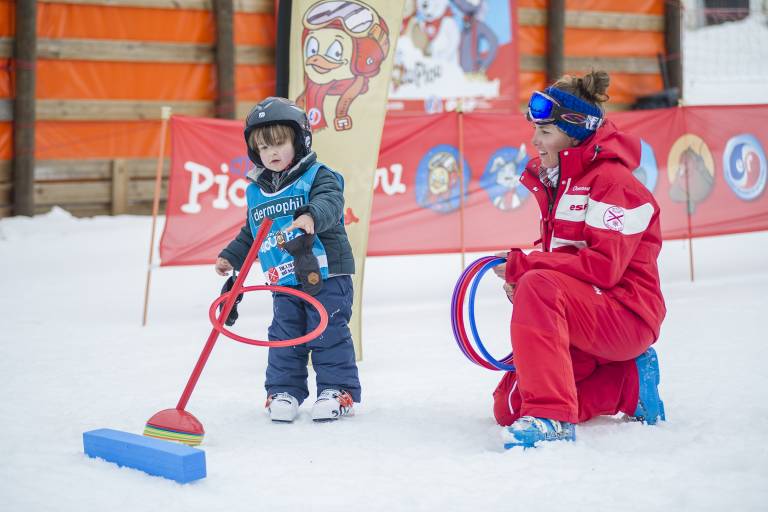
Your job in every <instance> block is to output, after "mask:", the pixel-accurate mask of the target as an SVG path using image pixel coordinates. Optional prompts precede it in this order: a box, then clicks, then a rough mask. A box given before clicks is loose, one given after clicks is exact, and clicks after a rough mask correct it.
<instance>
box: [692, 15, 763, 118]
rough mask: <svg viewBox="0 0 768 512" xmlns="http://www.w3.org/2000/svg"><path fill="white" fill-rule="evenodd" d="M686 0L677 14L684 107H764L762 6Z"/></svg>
mask: <svg viewBox="0 0 768 512" xmlns="http://www.w3.org/2000/svg"><path fill="white" fill-rule="evenodd" d="M742 3H743V4H744V5H741V6H739V5H738V4H739V2H720V5H719V6H718V5H717V3H716V2H709V1H707V2H703V1H693V0H690V1H689V2H686V7H685V9H684V11H683V80H684V84H683V94H684V102H685V104H687V105H712V104H721V105H734V104H750V103H768V16H766V2H764V1H757V2H756V1H755V0H752V2H751V5H750V4H749V3H748V2H742Z"/></svg>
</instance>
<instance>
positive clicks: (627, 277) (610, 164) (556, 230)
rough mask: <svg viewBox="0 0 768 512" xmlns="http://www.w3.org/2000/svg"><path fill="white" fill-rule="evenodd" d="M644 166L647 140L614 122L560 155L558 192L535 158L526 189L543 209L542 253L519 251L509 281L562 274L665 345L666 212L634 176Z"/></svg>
mask: <svg viewBox="0 0 768 512" xmlns="http://www.w3.org/2000/svg"><path fill="white" fill-rule="evenodd" d="M639 162H640V140H639V139H638V138H636V137H633V136H631V135H628V134H625V133H622V132H620V131H618V130H617V129H616V126H615V125H614V124H613V123H611V122H610V121H606V123H605V124H604V125H603V126H602V127H601V128H599V129H598V131H597V132H596V133H595V134H594V135H593V136H592V137H590V138H588V139H586V140H585V141H584V142H582V144H580V145H579V146H576V147H574V148H567V149H564V150H562V151H561V152H560V181H559V183H558V186H557V189H553V188H550V187H546V186H544V185H543V184H542V182H541V181H540V179H539V174H538V170H539V168H540V166H541V161H540V159H539V158H534V159H532V160H531V161H530V162H529V163H528V165H527V167H526V170H525V172H524V173H523V176H522V177H521V178H520V182H521V183H522V184H523V185H525V186H526V188H528V190H530V191H531V193H532V194H533V196H534V197H535V198H536V201H537V202H538V204H539V208H540V209H541V240H540V242H541V244H542V251H534V252H531V253H530V254H527V255H526V254H525V253H523V252H522V251H521V250H520V249H512V250H511V251H510V253H509V256H508V260H507V266H506V280H507V282H509V283H515V282H517V280H518V279H520V277H521V276H522V275H523V274H524V273H525V272H527V271H528V270H532V269H549V270H556V271H559V272H563V273H564V274H567V275H570V276H572V277H575V278H577V279H581V280H582V281H586V282H588V283H590V284H592V285H594V286H595V287H597V288H598V289H596V290H595V291H596V292H597V293H608V294H610V296H612V297H613V298H615V299H616V300H617V301H619V302H620V303H621V304H623V305H624V306H625V307H626V308H627V309H629V310H630V311H633V312H634V313H635V314H637V315H638V316H639V317H640V318H642V319H643V320H644V321H645V322H646V323H647V324H648V326H649V327H650V328H651V329H652V330H653V332H654V334H655V336H656V337H657V338H658V336H659V328H660V326H661V322H662V320H663V319H664V315H665V314H666V307H665V305H664V297H663V296H662V294H661V289H660V287H659V271H658V266H657V262H656V260H657V258H658V256H659V252H660V250H661V227H660V225H659V206H658V204H656V200H655V199H654V197H653V195H652V194H651V193H650V192H649V191H648V190H647V189H646V188H645V186H644V185H643V184H642V183H641V182H640V181H639V180H637V179H636V178H635V177H634V176H633V175H632V171H633V170H634V169H636V168H637V166H638V164H639ZM538 242H539V241H537V243H538Z"/></svg>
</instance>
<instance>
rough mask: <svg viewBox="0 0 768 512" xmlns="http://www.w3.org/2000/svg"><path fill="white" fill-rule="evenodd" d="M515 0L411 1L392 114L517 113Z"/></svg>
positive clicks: (402, 35) (392, 89)
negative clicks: (487, 110) (479, 111)
mask: <svg viewBox="0 0 768 512" xmlns="http://www.w3.org/2000/svg"><path fill="white" fill-rule="evenodd" d="M515 11H516V2H514V1H511V0H493V1H491V0H472V1H469V0H453V1H450V0H418V1H417V0H406V2H405V10H404V12H403V23H402V29H401V32H400V38H399V39H398V41H397V50H396V53H395V64H394V67H393V69H392V81H391V83H390V92H389V105H388V108H389V110H390V111H403V110H405V111H414V112H424V113H428V114H439V113H441V112H447V111H452V110H456V108H457V107H458V105H459V101H461V108H462V109H463V110H464V111H473V110H485V109H494V110H499V109H504V110H506V111H508V112H512V111H515V110H517V102H518V96H517V82H518V77H517V26H516V24H515V16H514V13H515Z"/></svg>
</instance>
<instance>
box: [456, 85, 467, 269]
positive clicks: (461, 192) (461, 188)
mask: <svg viewBox="0 0 768 512" xmlns="http://www.w3.org/2000/svg"><path fill="white" fill-rule="evenodd" d="M456 114H457V115H458V116H459V245H460V248H461V271H462V272H464V269H465V268H466V264H465V261H464V258H465V254H464V253H465V252H466V248H465V246H464V105H463V102H462V101H461V100H459V105H458V108H457V109H456Z"/></svg>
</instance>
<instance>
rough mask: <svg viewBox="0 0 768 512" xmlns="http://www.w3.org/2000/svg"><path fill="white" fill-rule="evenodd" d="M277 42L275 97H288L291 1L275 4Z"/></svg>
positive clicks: (285, 0)
mask: <svg viewBox="0 0 768 512" xmlns="http://www.w3.org/2000/svg"><path fill="white" fill-rule="evenodd" d="M276 4H277V5H276V9H277V41H275V80H276V82H275V95H276V96H280V97H282V98H287V97H288V84H289V79H290V67H291V60H290V54H291V11H292V4H293V2H292V1H291V0H280V1H279V2H276Z"/></svg>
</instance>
